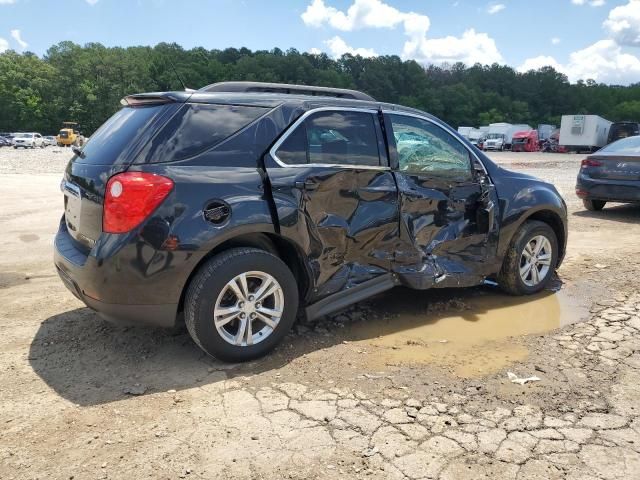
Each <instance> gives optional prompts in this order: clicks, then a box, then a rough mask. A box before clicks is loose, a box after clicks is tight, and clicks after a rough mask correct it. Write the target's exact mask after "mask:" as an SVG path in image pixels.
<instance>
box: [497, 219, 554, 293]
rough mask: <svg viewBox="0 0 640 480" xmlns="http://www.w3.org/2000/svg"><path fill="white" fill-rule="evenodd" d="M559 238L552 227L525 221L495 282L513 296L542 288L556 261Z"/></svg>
mask: <svg viewBox="0 0 640 480" xmlns="http://www.w3.org/2000/svg"><path fill="white" fill-rule="evenodd" d="M558 253H559V249H558V239H557V237H556V234H555V232H554V231H553V229H552V228H551V227H550V226H549V225H548V224H546V223H544V222H540V221H537V220H529V221H527V222H525V223H524V224H523V225H522V226H521V227H520V229H519V230H518V231H517V232H516V234H515V236H514V238H513V240H512V241H511V245H510V246H509V251H508V252H507V254H506V256H505V258H504V262H503V264H502V270H501V271H500V273H499V274H498V283H499V284H500V287H501V288H502V289H503V290H504V291H505V292H507V293H510V294H512V295H531V294H533V293H537V292H539V291H541V290H543V289H544V288H545V287H546V286H547V284H548V283H549V281H550V280H551V278H552V277H553V272H554V270H555V268H556V266H557V264H558Z"/></svg>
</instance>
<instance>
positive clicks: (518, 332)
mask: <svg viewBox="0 0 640 480" xmlns="http://www.w3.org/2000/svg"><path fill="white" fill-rule="evenodd" d="M368 306H369V307H370V309H371V310H372V311H375V312H379V313H384V314H385V315H384V316H385V319H377V320H375V319H368V320H366V321H362V322H359V323H354V324H351V325H349V326H348V327H347V328H345V330H346V331H345V334H346V337H347V338H348V339H349V340H351V341H353V342H354V343H356V344H358V345H361V346H363V347H366V349H367V351H368V353H370V354H369V355H367V358H368V359H369V360H370V361H371V362H370V363H373V364H374V365H372V366H382V365H390V364H391V365H395V364H416V363H430V364H435V365H439V366H444V367H447V368H451V369H452V370H453V372H454V373H455V374H457V375H459V376H462V377H476V376H482V375H486V374H489V373H492V372H495V371H497V370H500V369H502V368H503V367H505V366H506V365H508V364H510V363H512V362H516V361H520V360H523V359H525V358H526V357H527V355H528V351H527V348H526V347H525V346H523V345H522V344H520V343H518V342H517V337H522V336H524V335H528V334H540V333H544V332H548V331H551V330H555V329H557V328H559V327H562V326H564V325H568V324H570V323H575V322H578V321H580V320H582V319H585V318H586V317H587V314H588V311H587V309H586V307H584V306H582V305H580V304H579V302H577V301H576V300H575V299H572V298H570V297H569V296H568V295H566V294H565V293H563V292H562V291H560V292H544V293H541V294H538V295H533V296H528V297H512V296H509V295H503V294H501V293H498V292H495V291H493V290H490V289H470V290H465V293H462V294H461V291H460V290H457V291H456V290H451V291H439V292H434V291H428V292H419V291H411V290H404V289H396V290H393V291H391V292H388V293H387V294H383V295H381V296H379V297H377V298H376V299H375V300H374V301H372V302H369V304H368ZM514 337H515V338H514ZM371 347H372V348H371Z"/></svg>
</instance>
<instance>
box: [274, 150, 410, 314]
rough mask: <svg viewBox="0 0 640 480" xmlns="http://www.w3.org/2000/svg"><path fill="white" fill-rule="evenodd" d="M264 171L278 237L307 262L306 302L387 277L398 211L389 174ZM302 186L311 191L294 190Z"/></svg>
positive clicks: (309, 168) (323, 169)
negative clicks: (293, 245) (310, 287)
mask: <svg viewBox="0 0 640 480" xmlns="http://www.w3.org/2000/svg"><path fill="white" fill-rule="evenodd" d="M271 161H272V160H271ZM268 171H269V179H270V183H271V190H272V195H273V199H274V203H275V209H276V213H277V217H278V223H279V228H280V234H281V235H283V236H284V237H286V238H289V239H291V240H293V241H294V242H296V243H297V244H298V245H299V246H300V247H301V248H302V249H303V251H304V252H305V254H306V255H307V258H308V264H309V266H310V269H311V271H312V276H313V282H314V285H313V287H314V288H313V291H312V292H311V297H310V298H309V300H310V301H313V300H317V299H321V298H323V297H325V296H327V295H330V294H332V293H335V292H337V291H340V290H343V289H345V288H350V287H353V286H355V285H358V284H360V283H362V282H365V281H367V280H370V279H372V278H374V277H376V276H378V275H382V274H384V273H388V272H389V271H390V269H391V261H392V258H393V249H394V246H395V244H396V241H397V238H398V223H399V222H398V215H399V207H398V197H397V191H396V184H395V180H394V178H393V174H392V173H391V172H390V171H389V170H383V169H357V168H343V167H333V166H296V167H292V166H289V167H282V166H278V167H277V168H271V169H268ZM305 183H313V184H315V187H314V188H313V189H306V188H304V187H303V188H297V187H296V184H297V185H298V186H300V185H304V184H305Z"/></svg>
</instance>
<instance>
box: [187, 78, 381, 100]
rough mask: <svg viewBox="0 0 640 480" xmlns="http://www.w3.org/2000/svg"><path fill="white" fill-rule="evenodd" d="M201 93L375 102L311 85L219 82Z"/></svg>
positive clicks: (353, 93)
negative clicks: (332, 98) (335, 98)
mask: <svg viewBox="0 0 640 480" xmlns="http://www.w3.org/2000/svg"><path fill="white" fill-rule="evenodd" d="M198 91H199V92H238V93H240V92H247V93H248V92H254V93H284V94H290V95H312V96H320V97H337V98H348V99H352V100H367V101H370V102H371V101H375V99H374V98H373V97H371V96H370V95H367V94H366V93H362V92H359V91H357V90H349V89H346V88H329V87H314V86H310V85H291V84H288V83H262V82H219V83H212V84H211V85H207V86H206V87H202V88H201V89H200V90H198Z"/></svg>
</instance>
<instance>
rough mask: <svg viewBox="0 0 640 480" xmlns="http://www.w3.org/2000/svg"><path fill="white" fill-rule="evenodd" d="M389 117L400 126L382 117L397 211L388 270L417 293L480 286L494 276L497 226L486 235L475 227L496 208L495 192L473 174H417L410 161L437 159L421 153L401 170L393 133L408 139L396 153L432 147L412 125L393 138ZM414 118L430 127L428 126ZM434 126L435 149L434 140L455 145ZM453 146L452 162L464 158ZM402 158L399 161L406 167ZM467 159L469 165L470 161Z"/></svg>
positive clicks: (449, 136)
mask: <svg viewBox="0 0 640 480" xmlns="http://www.w3.org/2000/svg"><path fill="white" fill-rule="evenodd" d="M393 118H395V119H396V120H397V121H398V122H399V125H400V128H402V127H403V125H402V122H403V120H402V117H400V118H398V117H397V116H389V115H385V116H384V121H385V126H386V132H387V138H388V142H389V144H390V145H391V146H392V148H390V149H389V151H390V155H391V162H392V165H393V166H394V167H395V168H394V170H395V171H394V175H395V177H396V181H397V185H398V195H399V202H400V212H401V214H400V237H399V239H398V244H397V248H396V253H395V257H394V266H393V271H394V272H395V273H396V274H397V275H398V277H399V279H400V281H401V282H402V283H404V284H405V285H407V286H410V287H413V288H418V289H426V288H431V287H444V286H447V287H448V286H468V285H476V284H478V283H481V282H482V281H483V280H484V278H485V277H486V276H487V275H488V274H490V273H493V272H495V262H494V261H491V260H494V258H495V252H496V246H497V229H498V225H497V224H496V223H495V222H494V223H493V224H492V225H491V229H490V231H487V229H483V228H480V222H479V220H480V215H481V214H482V213H483V209H484V208H485V207H487V206H490V205H497V195H496V192H495V188H493V186H492V185H490V183H489V182H488V176H486V177H485V178H484V180H485V181H481V178H480V176H481V175H480V174H479V173H477V172H474V173H473V175H471V174H470V172H469V170H467V172H469V173H467V174H465V175H466V176H467V177H468V179H467V180H455V179H451V178H447V177H446V176H443V175H439V174H438V173H437V171H434V172H428V171H424V172H422V171H419V168H418V167H420V166H421V164H420V163H415V162H416V161H418V162H425V161H426V162H430V161H431V160H429V159H430V158H432V157H433V158H436V159H437V158H439V157H438V156H437V155H435V154H433V153H428V154H425V156H424V157H422V158H423V160H416V158H418V157H414V156H413V154H412V155H411V156H410V157H409V158H410V161H409V162H410V163H408V164H407V163H405V164H404V165H405V166H404V168H401V162H400V160H401V159H400V157H399V153H398V147H397V146H396V137H395V135H396V134H399V135H402V134H404V135H406V136H408V138H409V140H408V142H407V143H408V145H407V143H405V145H404V146H403V145H401V144H400V145H399V148H406V149H407V150H401V151H404V152H407V151H412V149H414V148H416V147H414V145H416V144H417V145H418V147H417V148H418V150H415V151H417V152H420V150H419V149H422V148H423V149H424V150H426V151H427V152H429V149H430V148H435V147H431V143H430V141H429V140H428V139H426V137H418V136H416V134H414V133H413V132H412V131H411V125H410V123H411V122H412V120H408V122H409V123H407V124H405V125H406V126H408V127H409V128H406V127H405V129H404V131H402V130H398V131H396V133H395V134H394V130H393V125H394V123H393ZM417 118H418V120H420V121H422V122H423V123H429V124H431V125H432V126H433V122H432V121H430V120H428V119H422V118H420V117H417ZM436 126H438V125H436ZM438 127H440V130H438V131H439V135H441V137H434V140H433V142H434V143H436V144H437V141H438V138H446V139H447V140H449V141H451V142H455V138H454V137H453V136H452V135H450V134H448V133H447V132H446V131H445V129H444V128H443V127H442V126H438ZM414 131H415V132H418V131H419V130H414ZM411 135H414V136H413V137H411ZM400 138H402V137H400ZM455 147H456V148H458V149H459V152H460V153H459V154H458V155H459V157H458V158H461V159H464V158H465V157H464V154H465V152H466V150H464V149H463V148H461V147H462V144H460V145H458V144H455ZM464 148H466V147H464ZM434 151H437V149H436V150H434ZM440 151H443V150H440ZM405 155H406V153H405ZM467 155H469V154H468V153H467ZM406 158H407V157H405V160H403V161H405V162H406V161H407V160H406ZM442 158H446V157H442ZM452 158H453V157H452ZM468 158H469V161H471V157H470V156H469V157H468ZM440 162H442V160H440ZM426 165H428V163H423V164H422V166H423V167H424V166H426ZM433 165H437V164H433ZM461 165H464V163H462V164H461ZM469 168H471V163H470V164H469Z"/></svg>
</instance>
